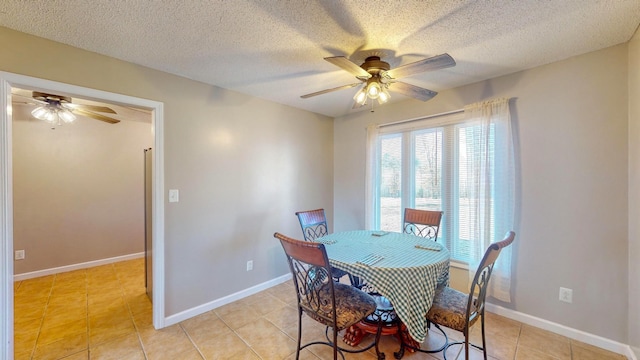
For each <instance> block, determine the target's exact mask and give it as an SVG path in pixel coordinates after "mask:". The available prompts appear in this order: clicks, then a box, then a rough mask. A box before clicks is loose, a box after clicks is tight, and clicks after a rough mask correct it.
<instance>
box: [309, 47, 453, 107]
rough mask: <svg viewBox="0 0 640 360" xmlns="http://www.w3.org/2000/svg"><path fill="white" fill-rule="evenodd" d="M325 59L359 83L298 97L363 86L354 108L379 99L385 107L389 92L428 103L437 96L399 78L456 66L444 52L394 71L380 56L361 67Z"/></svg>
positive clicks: (343, 61) (373, 57) (337, 58)
mask: <svg viewBox="0 0 640 360" xmlns="http://www.w3.org/2000/svg"><path fill="white" fill-rule="evenodd" d="M324 59H325V60H326V61H328V62H330V63H332V64H334V65H336V66H338V67H340V68H342V69H343V70H346V71H347V72H349V73H350V74H352V75H354V76H355V77H356V78H357V79H358V80H360V82H357V83H353V84H348V85H343V86H338V87H336V88H332V89H326V90H321V91H317V92H314V93H311V94H306V95H302V96H301V98H303V99H307V98H310V97H313V96H317V95H322V94H326V93H330V92H333V91H337V90H343V89H350V88H353V87H356V86H359V85H362V87H361V88H360V90H358V92H357V93H356V95H355V96H354V97H353V99H354V100H355V103H354V104H353V108H354V109H357V108H359V107H361V106H363V105H365V104H366V103H367V99H372V100H378V102H379V103H380V104H384V103H385V102H387V101H388V100H389V98H390V95H389V91H388V90H391V91H395V92H398V93H400V94H402V95H406V96H409V97H412V98H414V99H418V100H421V101H427V100H429V99H431V98H433V97H434V96H436V95H437V94H438V93H437V92H435V91H431V90H428V89H425V88H421V87H418V86H415V85H411V84H407V83H405V82H401V81H398V79H401V78H403V77H407V76H411V75H414V74H419V73H422V72H425V71H432V70H438V69H444V68H448V67H451V66H455V65H456V62H455V60H453V58H452V57H451V56H450V55H449V54H446V53H445V54H441V55H436V56H433V57H430V58H427V59H424V60H420V61H416V62H413V63H410V64H406V65H403V66H400V67H397V68H395V69H391V66H390V65H389V63H388V62H385V61H382V60H381V58H380V56H369V57H367V58H366V59H365V60H364V62H363V63H362V64H361V65H358V64H356V63H354V62H353V61H351V60H349V59H347V58H346V57H344V56H333V57H326V58H324Z"/></svg>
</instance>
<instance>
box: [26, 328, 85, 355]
mask: <svg viewBox="0 0 640 360" xmlns="http://www.w3.org/2000/svg"><path fill="white" fill-rule="evenodd" d="M87 349H88V345H87V333H86V332H85V333H80V334H70V335H68V336H66V337H64V338H62V339H60V340H57V341H55V342H52V343H47V344H45V345H42V346H40V345H38V346H36V349H35V351H34V354H33V359H34V360H56V359H61V358H64V357H65V356H69V355H73V354H75V353H78V352H82V351H85V352H86V350H87Z"/></svg>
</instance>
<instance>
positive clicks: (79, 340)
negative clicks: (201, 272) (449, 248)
mask: <svg viewBox="0 0 640 360" xmlns="http://www.w3.org/2000/svg"><path fill="white" fill-rule="evenodd" d="M14 293H15V297H14V348H15V352H14V357H15V359H16V360H22V359H24V360H38V359H51V360H62V359H64V360H89V359H92V360H94V359H126V360H164V359H171V360H175V359H180V360H192V359H196V360H201V359H222V360H225V359H234V360H236V359H239V360H243V359H246V360H271V359H274V360H282V359H287V360H292V359H295V350H296V341H297V330H298V325H297V321H298V320H297V309H296V297H295V291H294V287H293V284H292V283H291V282H290V281H287V282H284V283H281V284H279V285H276V286H274V287H272V288H270V289H267V290H265V291H263V292H260V293H258V294H254V295H252V296H250V297H248V298H245V299H242V300H239V301H235V302H233V303H230V304H227V305H224V306H222V307H220V308H217V309H214V310H212V311H208V312H206V313H204V314H201V315H199V316H195V317H193V318H191V319H188V320H185V321H182V322H181V323H179V324H176V325H173V326H169V327H167V328H165V329H161V330H155V329H154V328H153V325H152V309H153V306H152V304H151V301H150V300H149V298H148V296H147V295H146V293H145V287H144V259H134V260H129V261H123V262H120V263H115V264H109V265H104V266H99V267H95V268H91V269H82V270H76V271H70V272H66V273H61V274H56V275H49V276H45V277H42V278H36V279H28V280H23V281H16V282H15V283H14ZM485 320H486V338H487V351H488V354H489V359H490V360H514V359H515V360H565V359H566V360H569V359H570V360H595V359H598V360H624V359H625V358H624V356H623V355H620V354H615V353H612V352H609V351H606V350H603V349H599V348H596V347H593V346H591V345H588V344H584V343H581V342H577V341H573V340H570V339H568V338H566V337H563V336H560V335H557V334H554V333H551V332H548V331H544V330H541V329H537V328H533V327H531V326H527V325H522V324H521V323H519V322H517V321H514V320H510V319H507V318H504V317H502V316H499V315H495V314H491V313H487V314H486V319H485ZM302 322H303V336H302V342H303V344H305V343H307V342H309V341H315V340H321V341H325V340H326V338H325V327H324V326H323V325H321V324H319V323H318V322H316V321H314V320H312V319H310V318H309V317H307V316H306V315H303V320H302ZM444 330H445V332H446V334H447V335H448V336H449V339H450V340H454V341H455V340H462V339H464V337H463V336H462V334H461V333H460V332H457V331H453V330H450V329H446V328H445V329H444ZM340 335H342V334H340ZM480 335H481V333H480V326H479V323H478V324H476V325H475V326H473V327H472V329H471V335H470V339H471V342H472V343H476V344H481V336H480ZM372 339H373V335H367V337H365V339H364V340H363V343H362V344H361V345H360V348H362V347H363V346H364V345H366V344H368V343H369V342H370V341H371V340H372ZM443 341H444V338H443V336H442V335H440V333H439V332H438V331H437V330H435V329H432V330H430V331H429V336H428V337H427V340H426V341H425V344H424V345H423V347H426V346H428V347H429V348H434V347H437V346H439V345H440V344H441V343H442V342H443ZM338 344H339V345H340V346H342V347H346V348H348V346H346V344H344V343H343V342H342V337H341V336H339V340H338ZM380 349H381V351H382V352H384V353H385V354H386V359H392V358H393V356H394V355H393V353H394V352H396V351H398V349H399V343H398V341H397V339H395V338H394V337H391V336H388V337H385V338H383V339H382V340H381V343H380ZM461 350H462V346H460V345H458V346H452V347H450V348H449V349H448V351H447V358H448V359H450V360H452V359H463V358H464V354H463V353H462V351H461ZM330 358H332V349H331V347H329V346H322V345H314V346H311V347H309V348H306V349H304V350H303V351H302V352H301V354H300V359H302V360H318V359H330ZM345 359H346V360H373V359H376V356H375V350H374V349H369V350H367V351H365V352H363V353H360V354H350V353H345ZM404 359H408V360H434V359H443V355H442V353H435V354H424V353H420V352H415V353H411V352H409V351H406V352H405V355H404ZM476 359H482V352H481V351H478V350H476V349H473V350H472V351H471V356H470V359H469V360H476Z"/></svg>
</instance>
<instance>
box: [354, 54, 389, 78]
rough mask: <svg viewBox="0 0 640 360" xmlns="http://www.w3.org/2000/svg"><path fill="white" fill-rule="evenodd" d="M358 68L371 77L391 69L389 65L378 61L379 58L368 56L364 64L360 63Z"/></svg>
mask: <svg viewBox="0 0 640 360" xmlns="http://www.w3.org/2000/svg"><path fill="white" fill-rule="evenodd" d="M360 67H361V68H363V69H364V70H365V71H366V72H368V73H369V74H371V75H378V74H380V72H381V71H388V70H389V69H391V66H389V63H388V62H385V61H382V60H380V57H379V56H369V57H368V58H366V59H365V60H364V63H362V65H360Z"/></svg>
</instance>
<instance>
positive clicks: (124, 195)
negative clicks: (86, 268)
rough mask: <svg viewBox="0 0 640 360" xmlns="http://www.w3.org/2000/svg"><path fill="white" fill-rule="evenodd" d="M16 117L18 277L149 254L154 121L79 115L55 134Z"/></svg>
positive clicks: (25, 111) (19, 109) (23, 113)
mask: <svg viewBox="0 0 640 360" xmlns="http://www.w3.org/2000/svg"><path fill="white" fill-rule="evenodd" d="M31 109H32V107H27V106H14V111H13V119H14V121H13V139H12V140H13V200H14V206H13V239H14V241H13V246H14V249H15V250H19V249H23V250H25V252H26V257H25V259H24V260H18V261H15V263H14V274H22V273H26V272H31V271H37V270H44V269H51V268H55V267H60V266H66V265H73V264H79V263H83V262H88V261H93V260H100V259H106V258H111V257H116V256H122V255H129V254H134V253H139V252H142V251H144V217H143V215H144V207H143V206H144V203H143V200H144V194H143V173H142V168H143V157H142V156H143V155H142V154H143V152H142V151H143V149H144V148H148V147H150V146H151V143H152V134H151V118H150V117H149V123H141V122H133V121H122V122H120V123H118V124H107V123H105V122H102V121H97V120H90V119H87V118H82V117H79V118H78V119H77V120H76V121H75V122H74V123H73V124H71V125H64V126H59V127H57V128H56V129H55V130H52V129H50V126H49V125H48V124H47V123H45V122H43V121H38V120H35V119H33V118H32V117H31V114H30V113H29V111H30V110H31Z"/></svg>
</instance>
